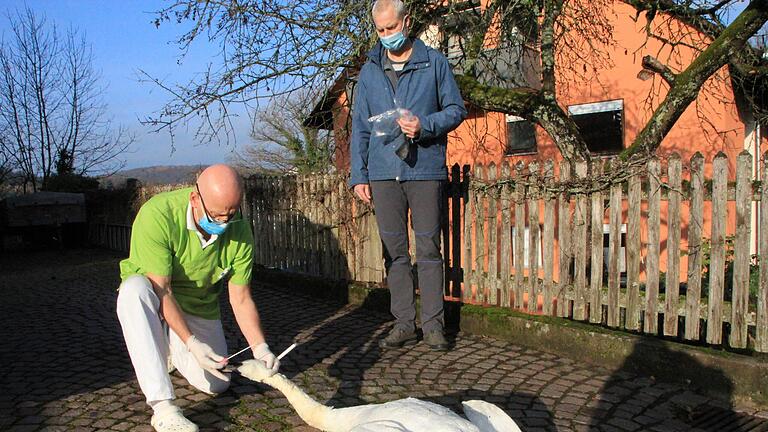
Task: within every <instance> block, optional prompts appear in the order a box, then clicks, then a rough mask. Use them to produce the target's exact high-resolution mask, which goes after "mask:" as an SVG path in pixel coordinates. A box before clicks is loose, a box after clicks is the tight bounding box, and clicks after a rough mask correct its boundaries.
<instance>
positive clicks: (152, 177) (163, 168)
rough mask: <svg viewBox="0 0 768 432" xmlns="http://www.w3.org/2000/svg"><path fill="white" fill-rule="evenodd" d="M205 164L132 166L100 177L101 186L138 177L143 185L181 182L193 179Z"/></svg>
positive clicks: (119, 183)
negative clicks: (132, 167)
mask: <svg viewBox="0 0 768 432" xmlns="http://www.w3.org/2000/svg"><path fill="white" fill-rule="evenodd" d="M204 168H205V165H158V166H151V167H145V168H134V169H129V170H124V171H119V172H117V173H115V174H114V175H111V176H108V177H104V178H102V179H101V184H102V186H103V187H109V186H110V185H111V186H112V187H122V186H124V185H125V181H126V179H129V178H135V179H138V180H139V181H140V182H141V184H143V185H145V186H150V185H158V184H181V183H192V182H194V181H195V176H196V175H197V173H199V172H200V171H202V170H203V169H204Z"/></svg>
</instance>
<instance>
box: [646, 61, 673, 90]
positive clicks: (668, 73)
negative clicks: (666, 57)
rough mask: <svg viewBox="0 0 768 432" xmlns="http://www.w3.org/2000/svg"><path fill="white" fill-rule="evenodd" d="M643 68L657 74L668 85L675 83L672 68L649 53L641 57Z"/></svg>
mask: <svg viewBox="0 0 768 432" xmlns="http://www.w3.org/2000/svg"><path fill="white" fill-rule="evenodd" d="M643 69H647V70H649V71H651V72H655V73H657V74H659V75H660V76H661V77H662V78H664V81H666V82H667V84H669V85H670V86H673V85H675V79H677V74H675V73H674V72H672V69H670V68H669V66H667V65H665V64H664V63H662V62H660V61H659V60H658V59H657V58H656V57H653V56H651V55H647V56H645V57H643Z"/></svg>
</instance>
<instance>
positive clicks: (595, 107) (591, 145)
mask: <svg viewBox="0 0 768 432" xmlns="http://www.w3.org/2000/svg"><path fill="white" fill-rule="evenodd" d="M568 112H569V113H570V114H571V117H572V118H573V121H575V122H576V125H577V126H578V127H579V131H580V132H581V135H582V136H583V137H584V141H586V143H587V149H588V150H589V151H590V152H591V153H597V154H615V153H619V152H620V151H622V150H624V102H623V101H622V100H612V101H605V102H597V103H588V104H581V105H571V106H569V107H568Z"/></svg>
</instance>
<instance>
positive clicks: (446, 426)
mask: <svg viewBox="0 0 768 432" xmlns="http://www.w3.org/2000/svg"><path fill="white" fill-rule="evenodd" d="M238 371H239V372H240V373H241V374H242V375H243V376H244V377H246V378H249V379H251V380H253V381H258V382H262V383H264V384H267V385H269V386H271V387H274V388H276V389H278V390H280V391H281V392H282V393H283V394H284V395H285V397H286V398H287V399H288V401H289V402H290V403H291V405H293V408H294V409H295V410H296V412H297V413H298V414H299V416H300V417H301V418H302V420H304V421H305V422H306V423H307V424H308V425H310V426H312V427H315V428H317V429H320V430H323V431H327V432H396V431H397V432H427V431H428V432H519V431H520V428H518V427H517V424H515V422H514V421H513V420H512V419H511V418H510V417H509V416H508V415H507V414H506V413H505V412H504V411H502V410H501V409H500V408H498V407H497V406H496V405H493V404H490V403H488V402H485V401H481V400H472V401H466V402H462V405H463V407H464V414H466V416H467V418H469V421H467V420H465V419H463V418H462V417H460V416H459V415H458V414H456V413H454V412H453V411H451V410H450V409H448V408H446V407H444V406H442V405H438V404H435V403H432V402H426V401H422V400H419V399H414V398H407V399H400V400H396V401H392V402H386V403H383V404H371V405H361V406H355V407H349V408H332V407H327V406H325V405H322V404H320V403H318V402H317V401H315V400H314V399H312V398H311V397H310V396H309V395H307V394H306V393H304V392H303V391H302V390H301V389H300V388H299V387H297V386H296V385H295V384H294V383H293V382H291V381H290V380H289V379H288V378H286V377H285V376H284V375H282V374H275V375H272V376H269V374H270V373H271V371H270V370H269V369H267V368H266V367H265V366H264V363H262V362H260V361H256V360H248V361H245V362H243V365H242V366H240V367H239V368H238Z"/></svg>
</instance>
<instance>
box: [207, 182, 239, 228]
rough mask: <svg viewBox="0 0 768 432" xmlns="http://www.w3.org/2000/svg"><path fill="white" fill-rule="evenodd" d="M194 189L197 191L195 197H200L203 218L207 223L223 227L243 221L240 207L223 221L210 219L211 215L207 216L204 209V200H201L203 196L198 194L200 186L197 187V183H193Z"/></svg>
mask: <svg viewBox="0 0 768 432" xmlns="http://www.w3.org/2000/svg"><path fill="white" fill-rule="evenodd" d="M195 189H197V196H199V197H200V203H201V204H202V205H203V213H204V214H205V218H206V219H208V222H211V223H214V224H216V225H224V224H228V223H234V222H240V221H241V220H243V209H242V206H240V207H238V208H237V211H236V212H235V213H234V214H231V215H228V216H227V219H225V220H223V221H220V220H218V219H216V218H214V217H211V215H210V214H208V209H207V208H206V207H205V200H203V194H201V193H200V186H198V185H197V183H195Z"/></svg>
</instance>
